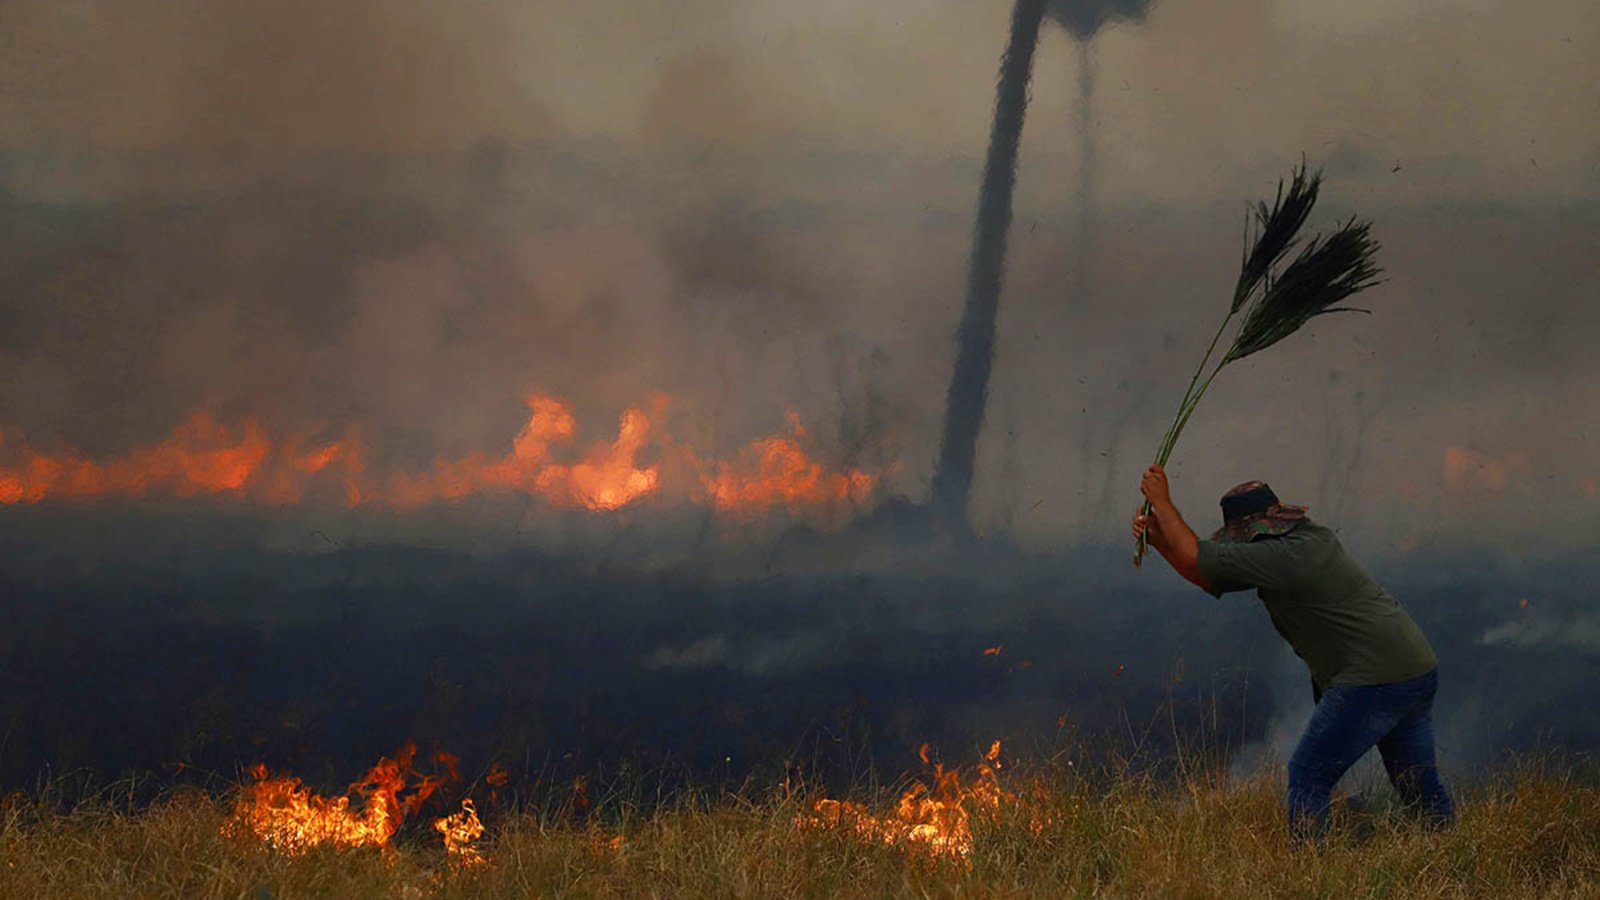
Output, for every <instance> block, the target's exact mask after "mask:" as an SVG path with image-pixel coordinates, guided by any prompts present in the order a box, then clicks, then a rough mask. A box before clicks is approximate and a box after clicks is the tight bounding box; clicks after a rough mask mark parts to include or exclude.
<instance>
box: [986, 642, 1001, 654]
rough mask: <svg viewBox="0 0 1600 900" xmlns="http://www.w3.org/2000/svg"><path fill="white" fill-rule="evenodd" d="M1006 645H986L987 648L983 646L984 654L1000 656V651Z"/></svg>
mask: <svg viewBox="0 0 1600 900" xmlns="http://www.w3.org/2000/svg"><path fill="white" fill-rule="evenodd" d="M1004 647H1005V645H1004V644H996V645H994V646H993V647H985V648H983V655H984V656H999V655H1000V651H1001V650H1002V649H1004Z"/></svg>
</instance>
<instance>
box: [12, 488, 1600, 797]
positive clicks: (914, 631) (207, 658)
mask: <svg viewBox="0 0 1600 900" xmlns="http://www.w3.org/2000/svg"><path fill="white" fill-rule="evenodd" d="M258 519H259V516H252V517H251V518H250V519H249V520H245V521H238V520H229V519H228V518H226V517H221V516H213V517H210V518H206V517H195V516H192V515H191V516H188V517H185V519H184V520H183V524H181V525H175V523H173V522H172V521H164V520H163V519H162V518H160V517H159V516H155V515H145V516H142V517H138V518H134V517H131V516H129V515H128V514H126V513H121V514H113V513H109V512H106V513H98V514H90V513H83V512H77V513H71V514H65V513H63V514H57V515H44V514H41V513H39V512H32V513H29V514H28V515H27V516H21V515H16V514H14V513H13V512H9V511H8V512H7V513H6V515H5V517H4V519H3V520H0V535H3V545H0V559H4V560H5V563H4V570H3V573H0V593H3V594H4V596H5V597H6V598H7V602H6V603H5V604H4V606H3V608H0V609H3V612H0V615H3V616H4V623H3V625H4V627H3V628H0V634H3V635H4V639H3V643H0V665H3V668H4V670H5V672H6V673H7V682H6V688H5V690H4V692H3V694H0V779H3V780H0V786H4V787H7V788H26V787H28V786H30V785H32V784H34V783H35V779H38V778H40V777H47V778H61V777H80V776H82V777H87V778H90V779H91V780H93V779H103V778H110V777H114V776H118V775H123V774H127V773H150V774H156V775H158V776H159V777H158V778H157V779H155V781H156V782H157V783H159V784H161V785H170V784H171V783H173V782H186V781H200V782H202V783H208V784H217V783H227V782H230V781H232V780H234V779H236V778H238V777H239V775H240V772H241V770H242V767H244V766H247V765H250V764H253V763H256V762H265V763H267V764H268V765H269V766H270V767H272V768H273V769H275V770H277V769H282V770H289V771H293V772H295V773H297V774H300V775H302V776H305V777H307V778H309V779H310V780H311V781H312V782H313V783H317V782H324V783H327V784H330V785H335V786H337V785H339V784H342V783H346V782H348V780H349V779H350V778H351V777H353V773H355V772H358V771H364V769H365V767H366V766H367V765H370V764H371V762H372V761H373V760H375V759H377V757H378V756H380V755H382V754H385V753H389V752H392V751H393V750H394V748H395V747H397V746H398V745H399V744H400V743H402V742H403V741H406V740H408V739H409V740H415V741H417V742H418V744H419V745H420V746H423V747H424V748H426V747H430V746H437V747H441V748H444V749H448V750H450V751H452V752H454V753H456V754H458V755H460V756H461V757H462V759H463V762H464V764H465V766H466V767H467V768H468V769H481V768H486V767H487V766H488V765H489V764H490V763H491V762H500V763H502V764H504V765H506V766H507V767H508V768H509V769H510V770H511V772H512V773H513V775H514V776H516V777H520V778H521V779H522V783H523V784H527V785H532V784H534V783H537V782H540V781H541V780H542V781H545V782H549V781H551V780H560V779H565V778H570V777H573V776H575V775H577V774H586V775H590V776H592V777H598V778H605V777H615V776H627V777H630V778H633V779H642V780H644V781H646V782H651V781H653V782H654V783H657V784H668V783H684V782H690V783H695V784H702V785H703V784H716V783H725V782H735V783H738V782H743V781H744V780H745V779H753V780H754V781H756V782H759V783H766V784H772V783H776V782H777V781H778V780H781V779H782V778H783V777H784V776H785V775H786V774H789V773H791V772H793V771H796V770H800V771H804V772H806V773H808V774H809V775H811V776H812V777H818V778H821V779H823V780H824V781H826V780H828V779H832V780H834V781H836V782H838V783H844V784H860V783H862V782H863V781H869V782H870V780H871V779H873V778H875V777H886V778H890V779H892V778H893V777H894V776H895V774H896V773H899V772H901V771H904V770H905V769H907V768H910V767H914V765H915V761H916V753H917V748H918V746H919V745H921V744H922V743H924V742H928V743H930V744H931V745H932V746H933V747H934V748H936V751H937V752H940V753H943V754H945V755H946V757H947V758H950V759H964V758H966V757H968V756H970V755H971V753H972V752H973V748H977V747H980V746H987V742H988V741H990V740H992V739H996V738H998V739H1002V740H1004V741H1005V742H1006V747H1007V753H1008V755H1010V756H1011V757H1012V758H1019V759H1032V760H1040V761H1042V760H1047V759H1052V758H1054V759H1055V760H1056V762H1058V763H1060V762H1062V761H1063V758H1066V759H1071V758H1077V759H1079V760H1080V761H1082V762H1089V761H1090V759H1089V758H1090V757H1094V756H1097V755H1101V754H1104V755H1112V754H1115V755H1118V756H1119V757H1120V758H1124V759H1130V760H1133V761H1134V764H1135V765H1137V766H1140V767H1155V768H1159V767H1160V766H1161V765H1163V764H1164V762H1166V761H1170V759H1171V757H1172V753H1173V750H1174V747H1175V746H1178V745H1183V746H1187V747H1190V748H1194V747H1202V746H1203V747H1206V748H1208V749H1210V750H1212V751H1215V752H1218V753H1220V754H1224V755H1227V754H1240V753H1244V754H1246V755H1250V757H1251V758H1252V759H1259V754H1258V752H1257V751H1259V750H1260V749H1261V747H1262V746H1264V745H1270V744H1272V743H1273V742H1274V741H1275V740H1276V741H1281V739H1282V735H1278V734H1276V731H1281V730H1282V729H1281V728H1278V727H1277V723H1280V722H1282V721H1283V720H1285V719H1292V718H1293V717H1294V716H1296V715H1301V716H1303V715H1304V712H1305V710H1306V709H1307V708H1308V707H1309V704H1310V698H1309V696H1308V695H1309V688H1308V687H1307V686H1306V684H1305V675H1304V672H1303V670H1300V669H1298V667H1297V666H1296V665H1294V661H1293V660H1292V658H1290V657H1289V656H1288V652H1287V650H1286V649H1285V648H1284V646H1283V644H1282V642H1281V640H1280V639H1279V638H1278V637H1277V636H1276V635H1275V634H1274V633H1273V632H1272V629H1271V626H1270V624H1269V623H1268V621H1267V617H1266V616H1265V614H1264V613H1263V611H1262V610H1261V609H1260V608H1259V604H1258V602H1257V601H1256V600H1255V599H1254V597H1253V596H1252V595H1249V594H1236V595H1230V596H1229V597H1227V598H1225V599H1224V600H1222V601H1221V602H1217V601H1213V600H1212V599H1211V598H1209V597H1207V596H1205V595H1203V594H1200V593H1199V592H1196V591H1194V590H1192V589H1187V588H1186V587H1185V586H1182V585H1180V584H1179V583H1177V581H1176V579H1175V578H1174V577H1173V576H1171V575H1170V573H1167V572H1164V571H1159V570H1158V571H1146V572H1144V573H1143V574H1135V573H1133V572H1132V570H1131V569H1130V568H1129V567H1128V565H1127V548H1126V547H1123V546H1121V545H1120V544H1119V545H1115V546H1106V547H1092V546H1086V547H1081V548H1079V549H1076V550H1073V551H1070V552H1066V553H1062V554H1058V555H1053V556H1038V555H1027V554H1023V553H1021V552H1019V551H1017V550H1015V549H1014V548H1010V547H1008V546H1007V545H1006V543H1005V542H1004V541H1003V540H1001V539H995V538H991V539H989V540H988V541H986V542H984V543H983V544H980V545H976V546H970V547H967V548H965V549H959V550H958V549H953V548H949V547H946V548H942V549H940V548H935V547H933V546H931V545H923V546H918V545H916V544H914V543H907V544H906V546H905V547H904V550H905V551H906V552H905V554H904V556H903V557H902V558H901V559H900V560H899V561H898V562H887V563H883V564H880V565H878V566H876V567H875V568H868V567H865V566H857V567H849V566H841V567H837V568H835V569H833V570H827V569H825V568H821V567H819V566H816V565H814V563H815V562H816V561H817V560H818V559H820V558H821V556H820V555H819V554H826V552H827V548H828V547H829V546H830V545H831V546H833V547H835V548H839V547H842V546H844V545H845V544H855V545H859V544H861V543H863V542H864V541H865V540H867V539H868V537H870V536H864V535H863V533H862V532H860V531H859V530H858V531H857V532H856V533H855V534H854V535H848V534H847V535H832V536H829V535H823V534H820V533H812V534H811V535H809V537H805V536H801V535H791V536H790V537H789V538H788V539H786V540H780V541H777V542H774V543H773V544H771V545H770V546H768V547H766V548H764V549H765V552H766V554H767V555H766V557H765V567H766V568H765V571H759V570H758V571H754V572H752V571H743V572H738V573H734V572H731V571H717V570H716V569H715V568H712V567H707V566H705V565H696V564H694V563H693V561H692V560H688V561H685V560H678V561H676V562H671V561H665V562H664V561H663V560H662V559H661V558H659V557H655V558H651V559H647V558H645V557H643V556H640V555H638V554H636V553H634V552H633V551H630V550H629V549H628V548H626V547H623V548H620V549H619V548H618V547H616V546H613V547H611V548H610V549H609V550H604V549H602V550H596V551H594V552H590V553H576V552H569V553H565V554H552V553H549V552H541V551H539V550H536V549H531V548H527V547H524V548H520V549H518V548H508V549H500V550H495V551H492V552H478V553H474V552H471V551H469V550H467V549H462V548H459V547H458V548H442V547H435V548H432V549H430V548H425V547H419V546H407V545H401V544H392V543H391V544H381V543H369V544H359V545H353V546H334V545H332V544H328V545H327V546H326V548H325V549H324V550H323V551H321V552H305V551H270V550H265V549H261V546H262V545H261V543H260V542H259V537H260V535H259V531H258V530H257V527H256V525H255V524H253V523H255V522H256V521H257V520H258ZM97 529H99V530H100V531H101V533H107V532H113V533H125V534H126V533H139V534H143V535H145V536H146V538H145V539H144V540H142V541H140V542H137V543H138V546H124V547H121V548H118V547H116V546H113V545H111V544H109V543H101V544H100V545H99V546H97V545H96V542H95V541H94V539H93V537H92V536H93V535H94V534H95V532H96V530H97ZM68 534H77V535H79V541H78V542H72V541H68V540H64V539H63V538H64V537H65V536H66V535H68ZM877 539H879V540H891V539H886V538H882V537H881V536H879V537H878V538H877ZM316 540H319V541H320V540H321V538H316ZM330 540H331V539H330ZM892 540H895V541H907V540H909V539H907V538H904V537H897V538H893V539H892ZM162 544H164V546H165V551H164V552H160V553H157V552H153V550H154V549H155V548H156V547H157V546H158V545H162ZM753 549H754V548H746V550H745V551H744V552H743V553H742V554H741V556H743V557H744V558H748V555H749V553H751V552H753ZM930 557H938V558H939V560H941V562H940V563H938V564H937V565H930V564H928V559H929V558H930ZM808 559H809V560H810V562H811V564H807V563H806V560H808ZM1374 568H1375V570H1376V571H1377V572H1378V573H1379V574H1380V575H1381V576H1382V577H1383V578H1384V579H1385V580H1386V581H1387V582H1388V583H1389V584H1390V586H1391V587H1392V589H1394V590H1395V592H1396V593H1397V595H1398V596H1400V597H1401V598H1402V599H1403V602H1404V603H1405V604H1406V606H1407V607H1408V609H1409V610H1410V611H1411V612H1412V614H1413V615H1414V616H1415V617H1416V618H1417V620H1418V621H1419V622H1420V623H1421V625H1422V626H1423V628H1424V629H1425V630H1426V631H1427V633H1428V634H1429V636H1430V638H1431V639H1432V641H1433V642H1434V644H1435V647H1436V648H1437V650H1438V652H1439V655H1440V657H1441V659H1442V661H1443V662H1442V674H1443V680H1442V684H1443V688H1442V692H1441V696H1440V699H1439V706H1438V721H1439V729H1440V744H1441V754H1442V757H1443V760H1444V763H1445V765H1446V766H1447V767H1448V768H1449V769H1450V771H1451V772H1453V773H1455V774H1456V775H1458V776H1461V775H1464V774H1466V773H1467V772H1468V771H1470V770H1472V769H1475V768H1476V767H1480V766H1489V765H1492V764H1495V763H1497V762H1501V761H1503V760H1504V758H1505V756H1506V754H1509V753H1513V752H1517V751H1528V750H1534V749H1551V748H1557V749H1565V750H1572V751H1580V752H1581V751H1592V750H1593V749H1594V748H1595V747H1596V746H1600V716H1596V715H1595V713H1594V711H1593V707H1592V704H1590V703H1589V702H1588V698H1589V696H1590V692H1591V690H1592V671H1593V665H1594V662H1595V659H1596V655H1597V654H1600V644H1596V643H1595V642H1593V641H1581V640H1567V639H1565V637H1564V636H1565V635H1567V634H1570V633H1572V632H1571V629H1570V628H1567V627H1565V626H1566V623H1570V622H1573V621H1575V620H1581V618H1582V617H1583V616H1585V615H1590V616H1592V599H1591V598H1589V597H1588V596H1587V595H1586V594H1585V592H1584V591H1583V589H1582V588H1581V587H1580V586H1581V585H1584V584H1586V583H1592V579H1593V578H1594V577H1596V575H1597V574H1600V557H1597V556H1596V555H1595V554H1594V553H1593V552H1592V551H1590V552H1588V553H1586V554H1580V555H1576V556H1570V557H1567V558H1564V559H1559V560H1545V561H1541V562H1538V563H1531V562H1516V561H1513V560H1510V559H1505V558H1500V557H1497V556H1496V555H1495V554H1494V553H1492V552H1485V551H1483V550H1482V549H1481V548H1475V549H1466V548H1464V549H1462V550H1460V551H1453V552H1437V551H1426V552H1419V553H1416V554H1412V555H1409V556H1401V557H1392V558H1388V559H1383V560H1380V561H1378V562H1377V564H1376V565H1375V566H1374ZM930 570H940V571H939V572H938V574H930ZM1523 601H1526V602H1523ZM1508 628H1511V629H1520V630H1519V631H1517V632H1516V633H1517V634H1519V635H1521V639H1517V640H1511V639H1506V637H1505V635H1506V634H1507V629H1508ZM996 648H997V649H996ZM986 650H987V651H990V652H985V651H986ZM1273 749H1275V750H1277V752H1279V753H1280V754H1281V753H1285V752H1287V749H1288V748H1285V747H1281V746H1279V747H1275V748H1273ZM1280 758H1281V757H1280Z"/></svg>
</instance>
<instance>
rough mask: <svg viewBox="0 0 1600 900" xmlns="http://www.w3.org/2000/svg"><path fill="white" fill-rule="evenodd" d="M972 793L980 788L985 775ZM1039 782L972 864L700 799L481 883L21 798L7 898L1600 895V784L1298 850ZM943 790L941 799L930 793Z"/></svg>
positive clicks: (1223, 809)
mask: <svg viewBox="0 0 1600 900" xmlns="http://www.w3.org/2000/svg"><path fill="white" fill-rule="evenodd" d="M938 771H942V772H944V773H945V774H946V775H948V774H949V770H938ZM917 780H920V779H917ZM968 781H970V785H969V786H968V787H966V788H964V790H966V791H968V793H971V792H973V791H976V790H977V789H978V786H979V785H980V784H982V783H983V781H984V778H983V776H982V774H981V769H979V770H977V775H976V776H975V780H974V775H973V770H968V772H967V775H966V776H965V777H964V779H963V784H967V783H968ZM1028 781H1029V783H1030V784H1034V783H1037V785H1038V787H1037V789H1030V790H1029V791H1027V792H1026V796H1027V798H1028V799H1027V800H1026V801H1021V800H1015V799H1013V800H1012V801H1011V802H1005V801H1002V802H1000V803H998V804H997V805H996V806H994V807H992V808H991V807H981V808H985V809H988V812H987V813H986V814H982V815H979V814H977V812H978V810H979V809H980V807H979V806H971V807H969V809H970V810H971V812H972V814H971V815H969V816H968V817H967V818H966V819H965V820H964V821H965V822H966V825H967V828H968V831H969V834H970V844H969V845H967V851H966V852H965V853H931V852H926V851H927V850H928V849H929V847H930V846H931V845H922V846H920V847H919V846H917V845H916V842H915V840H914V839H913V840H908V841H899V840H891V841H885V840H881V839H878V838H877V837H874V836H870V835H864V834H863V833H862V832H860V831H859V830H857V829H853V828H846V827H817V819H816V811H817V803H818V800H819V797H818V796H817V795H815V794H810V793H807V792H805V791H796V790H793V789H790V790H778V791H772V792H768V793H764V794H763V793H757V792H753V791H752V792H745V793H740V794H726V795H721V796H711V795H707V794H695V795H687V796H683V797H680V798H678V799H677V800H676V801H674V802H672V803H669V804H666V805H663V806H662V807H660V808H659V809H657V810H655V811H654V812H652V813H649V814H645V813H643V812H641V811H640V810H639V808H638V807H637V806H636V805H633V801H632V800H631V799H630V798H629V797H628V796H627V795H626V794H617V795H615V796H602V797H598V798H596V799H595V801H594V804H593V806H592V807H591V808H590V809H589V810H588V812H587V814H586V815H585V816H584V817H582V818H581V820H580V818H578V817H574V816H573V815H572V813H573V809H572V808H571V806H570V804H569V805H568V806H567V807H565V808H560V809H551V810H546V811H540V812H535V811H530V810H524V811H513V810H507V809H486V810H485V816H484V820H485V824H486V825H487V830H486V831H485V832H484V833H483V835H482V836H481V838H478V839H477V840H476V843H475V844H472V846H473V847H475V848H476V851H477V853H478V854H480V855H481V858H482V863H481V864H479V865H459V864H457V862H456V861H454V859H453V857H452V855H451V854H449V853H447V851H446V849H445V847H444V845H443V843H442V842H441V840H440V833H439V832H437V831H435V829H434V828H433V827H429V825H427V824H426V822H425V821H419V822H418V823H417V824H416V825H415V826H408V827H407V828H404V829H402V830H400V831H399V832H398V833H397V834H396V835H395V837H394V840H393V841H391V842H389V844H388V846H387V849H382V850H379V849H375V848H372V847H353V848H343V849H341V848H339V847H336V846H333V845H322V846H317V847H311V848H309V849H305V850H304V851H302V852H298V853H285V852H282V851H280V850H277V849H274V847H273V846H271V845H270V844H268V843H266V842H264V841H261V840H255V839H248V838H242V837H241V836H239V835H237V834H234V835H231V836H230V835H229V834H228V833H226V832H227V830H228V829H227V828H226V827H225V825H226V823H227V822H228V821H230V818H231V817H233V816H234V814H235V807H234V803H235V802H236V798H235V797H229V798H225V799H222V800H219V799H218V798H215V797H212V796H209V795H207V794H204V793H200V792H195V791H188V792H181V793H177V794H174V795H173V796H171V797H170V798H169V799H167V800H166V801H164V802H161V803H158V804H156V805H154V806H151V807H148V808H145V809H142V810H139V811H132V812H130V811H126V810H119V809H117V808H115V807H116V804H114V803H111V802H108V801H106V800H103V799H102V800H98V801H91V802H83V803H78V804H74V805H72V806H70V807H63V806H62V805H61V803H60V801H59V800H58V799H52V798H50V797H48V796H46V797H22V796H14V797H12V798H10V799H8V800H6V801H5V802H4V805H3V809H0V897H26V898H29V900H49V898H55V897H134V896H137V897H186V898H188V897H193V898H211V897H216V898H222V897H227V898H237V897H249V898H256V897H266V896H272V897H279V898H283V897H433V896H438V897H488V896H493V897H509V896H546V895H563V896H600V897H609V896H681V897H690V896H693V897H702V896H704V897H716V896H796V895H805V896H857V897H879V896H919V897H920V896H955V895H961V896H983V897H990V896H994V897H1000V896H1004V897H1023V896H1089V895H1110V896H1150V895H1160V896H1184V897H1237V896H1303V897H1333V896H1338V897H1351V896H1358V897H1391V896H1405V897H1490V896H1493V897H1563V896H1565V897H1592V896H1596V895H1597V894H1600V786H1597V785H1596V784H1595V783H1594V782H1593V781H1590V780H1586V779H1581V778H1578V777H1576V776H1574V775H1573V774H1571V773H1570V772H1569V771H1564V770H1555V769H1553V768H1551V767H1537V766H1524V767H1522V768H1520V769H1518V770H1515V771H1508V772H1505V773H1503V774H1502V775H1500V776H1497V777H1496V778H1494V779H1492V780H1490V781H1487V782H1485V783H1482V784H1479V785H1477V786H1474V787H1471V788H1467V789H1465V790H1462V791H1460V794H1461V799H1462V803H1461V821H1460V824H1459V825H1458V827H1456V828H1455V829H1454V830H1452V831H1449V832H1446V833H1442V834H1435V833H1429V832H1425V831H1422V830H1419V829H1417V828H1414V827H1413V826H1412V825H1411V824H1410V823H1409V822H1407V821H1406V820H1405V819H1404V817H1403V816H1401V815H1400V814H1399V813H1398V812H1393V811H1377V812H1364V813H1361V814H1359V815H1358V814H1354V813H1349V812H1346V813H1345V814H1344V816H1343V822H1342V825H1341V827H1340V829H1339V830H1337V831H1336V832H1335V834H1334V835H1333V836H1332V837H1331V838H1330V839H1329V840H1328V842H1327V843H1326V845H1325V846H1323V847H1321V848H1320V849H1317V850H1296V849H1292V848H1291V847H1290V846H1289V844H1288V842H1287V839H1286V836H1285V834H1284V828H1283V812H1282V808H1281V799H1280V793H1281V790H1280V781H1281V776H1271V777H1269V776H1261V777H1256V778H1251V779H1247V780H1243V781H1230V780H1228V779H1227V778H1225V777H1223V776H1221V775H1220V774H1218V773H1216V772H1215V771H1211V772H1202V773H1196V774H1194V775H1192V776H1191V777H1190V778H1189V779H1187V780H1185V781H1182V782H1179V783H1159V782H1157V781H1155V780H1153V779H1148V778H1135V777H1129V776H1120V777H1119V776H1116V775H1114V774H1106V775H1100V776H1095V775H1089V776H1084V775H1081V774H1078V773H1076V772H1075V771H1073V770H1067V771H1066V772H1061V771H1054V770H1052V771H1047V772H1044V773H1040V774H1039V775H1038V776H1037V777H1036V778H1035V779H1029V780H1028ZM923 783H925V782H923ZM929 793H932V794H937V793H938V785H934V786H933V788H932V790H930V791H926V792H916V794H917V796H918V797H925V796H927V795H928V794H929ZM1019 793H1020V792H1019ZM947 796H948V794H947ZM904 800H905V794H904V791H903V790H896V791H894V792H892V793H891V794H890V795H889V796H887V797H885V796H878V797H872V796H859V797H855V798H854V799H853V800H852V801H851V803H852V804H853V805H858V808H859V810H860V811H861V813H862V814H863V815H865V816H868V817H871V818H872V819H873V821H876V822H880V823H884V822H891V821H894V820H895V819H896V817H897V815H898V810H900V809H901V808H902V807H903V806H904ZM841 802H842V801H841ZM440 821H446V820H440ZM452 821H453V820H452ZM602 822H603V823H605V825H604V827H602V826H601V825H600V824H599V823H602ZM447 827H448V826H447ZM442 830H444V829H441V831H442ZM469 830H470V829H469Z"/></svg>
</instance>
